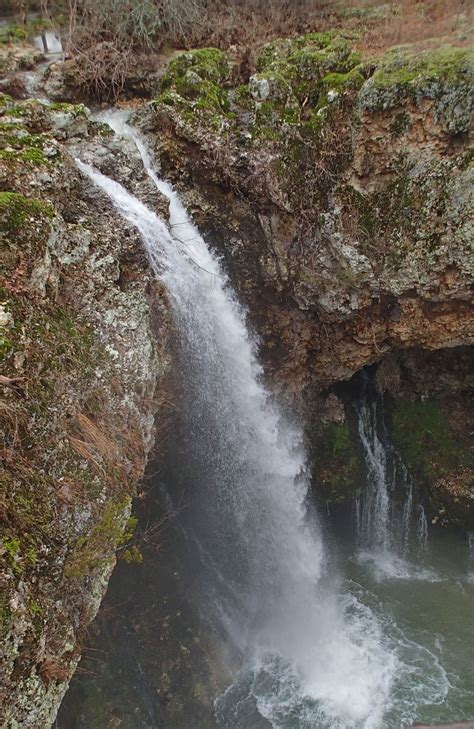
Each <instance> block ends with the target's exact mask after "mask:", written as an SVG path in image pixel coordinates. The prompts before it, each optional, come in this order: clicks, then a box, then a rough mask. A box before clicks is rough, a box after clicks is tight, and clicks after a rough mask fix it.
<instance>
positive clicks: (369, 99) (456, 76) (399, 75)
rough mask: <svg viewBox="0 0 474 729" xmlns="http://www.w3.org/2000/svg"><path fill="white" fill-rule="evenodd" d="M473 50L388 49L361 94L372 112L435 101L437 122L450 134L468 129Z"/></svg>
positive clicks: (473, 76) (362, 105) (363, 105)
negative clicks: (406, 102)
mask: <svg viewBox="0 0 474 729" xmlns="http://www.w3.org/2000/svg"><path fill="white" fill-rule="evenodd" d="M473 81H474V52H473V51H472V50H470V49H465V48H453V47H445V48H440V49H437V50H429V51H422V52H414V51H413V50H411V49H410V48H409V47H408V48H405V49H399V50H394V51H390V52H388V53H387V54H386V55H385V56H384V57H383V58H382V59H380V60H378V61H377V68H376V70H375V72H374V74H373V76H372V77H371V78H370V79H369V80H368V81H367V82H366V83H365V85H364V86H363V88H362V90H361V92H360V95H359V105H360V108H361V109H363V110H366V111H369V112H380V111H386V110H389V109H393V108H395V107H397V106H399V105H400V104H402V103H403V102H404V101H406V100H409V101H411V102H413V103H414V104H420V103H421V102H422V100H423V99H430V100H432V101H433V102H434V117H435V121H436V123H438V124H440V125H442V127H443V128H444V129H445V130H446V132H447V133H449V134H462V133H465V132H467V130H468V129H469V125H470V119H471V114H472V109H473V99H472V85H473Z"/></svg>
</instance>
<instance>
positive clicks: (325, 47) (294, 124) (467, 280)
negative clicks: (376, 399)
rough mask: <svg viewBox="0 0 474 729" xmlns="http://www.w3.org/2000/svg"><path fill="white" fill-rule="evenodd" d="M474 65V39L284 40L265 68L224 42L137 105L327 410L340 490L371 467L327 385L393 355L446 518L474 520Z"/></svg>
mask: <svg viewBox="0 0 474 729" xmlns="http://www.w3.org/2000/svg"><path fill="white" fill-rule="evenodd" d="M473 75H474V56H473V54H472V52H471V51H467V50H465V49H462V48H454V47H442V48H438V49H436V50H429V49H428V50H424V51H419V50H418V49H416V48H410V47H404V48H400V49H394V50H391V51H389V52H387V53H386V54H385V55H384V56H382V57H380V58H377V59H373V60H371V61H365V62H362V61H361V58H360V57H359V55H358V54H357V53H356V52H354V50H353V48H352V44H351V42H350V41H349V40H348V39H347V38H346V37H344V36H343V35H341V34H338V33H316V34H309V35H306V36H302V37H300V38H295V39H290V40H287V39H286V40H281V41H275V42H273V43H270V44H269V45H268V46H266V47H265V48H263V50H262V52H261V54H260V57H259V59H258V61H257V72H256V73H255V74H254V75H252V76H251V77H250V78H242V72H241V69H240V68H239V67H238V66H237V65H236V64H235V61H234V60H233V59H232V58H231V57H230V56H225V55H224V54H222V53H221V52H219V51H217V50H215V49H200V50H198V51H194V52H188V53H182V54H179V55H177V56H176V57H175V58H174V59H173V60H172V61H171V62H170V64H169V66H168V69H167V72H166V73H165V74H164V75H163V77H162V79H161V92H160V94H159V96H158V97H157V99H156V100H155V102H153V104H152V105H151V108H150V109H149V110H148V112H146V113H144V112H140V113H139V115H138V117H139V119H140V122H141V124H142V126H143V129H144V130H145V131H147V132H148V133H149V134H150V138H153V136H154V139H155V144H156V151H157V156H158V157H159V159H160V160H161V164H162V167H163V170H164V172H165V174H166V175H168V176H171V177H172V178H173V179H174V181H175V183H176V185H178V186H179V188H180V190H181V191H182V194H183V195H184V197H185V199H186V200H187V202H188V205H189V207H190V208H191V210H192V211H193V213H194V216H195V218H196V219H197V220H198V221H199V224H200V225H201V227H202V228H203V230H204V231H205V232H206V234H207V237H208V239H209V240H210V241H211V242H212V244H213V245H214V246H215V247H216V248H217V249H218V250H219V251H220V252H221V253H222V255H223V256H224V258H225V261H226V263H227V267H228V270H229V272H230V275H231V278H232V281H233V283H234V285H235V286H236V288H237V289H238V291H239V293H240V295H241V297H242V298H243V299H244V300H245V301H246V302H247V303H248V306H249V316H250V317H251V318H252V319H253V321H254V322H255V324H256V328H257V329H258V331H259V333H261V335H262V354H263V357H264V359H265V360H266V362H267V367H268V370H269V371H270V372H272V374H273V378H274V382H275V384H276V387H277V388H278V387H279V388H281V389H282V390H284V391H285V392H286V393H289V392H293V394H294V396H296V398H300V399H304V400H305V402H306V403H308V396H309V402H311V403H312V404H313V408H312V409H311V408H310V411H309V418H308V419H309V420H313V427H314V426H315V425H316V431H317V432H316V434H315V433H314V431H313V432H312V435H311V436H310V437H311V438H315V441H314V443H313V446H314V462H313V464H314V474H315V479H316V482H317V483H318V484H319V486H318V490H319V493H320V495H321V496H322V498H324V499H329V500H333V499H335V500H340V499H344V498H347V496H348V495H350V496H353V494H354V489H356V488H357V487H358V485H359V486H360V484H361V482H362V481H363V471H364V468H363V463H362V461H361V454H360V453H359V452H358V450H357V445H356V440H357V439H356V434H355V431H354V428H352V427H351V425H350V417H349V421H348V420H347V417H346V415H347V412H345V410H344V407H343V406H342V402H340V401H336V406H334V400H333V398H334V394H333V393H332V394H331V393H330V392H329V399H327V397H328V389H327V388H331V387H332V386H333V385H334V384H335V383H337V382H340V381H345V380H349V379H350V378H351V377H352V376H353V375H354V373H356V372H357V371H358V370H360V369H361V368H363V367H365V366H367V365H372V364H373V363H377V362H379V363H381V364H380V367H379V376H378V383H379V387H380V389H381V390H386V389H388V390H389V392H390V393H391V396H392V397H394V398H395V399H396V400H397V404H396V406H395V405H394V408H395V409H394V412H393V425H394V438H395V440H396V442H397V444H398V446H399V448H400V449H401V451H402V453H403V455H404V457H405V458H406V460H407V462H409V463H410V464H411V465H412V468H413V470H414V472H415V473H416V474H417V477H418V478H419V480H420V482H422V483H423V484H424V488H426V489H427V490H428V493H429V499H430V505H429V508H428V512H429V515H430V516H431V518H432V519H433V520H435V522H436V521H443V523H450V522H451V523H452V522H455V523H458V524H462V525H464V526H465V525H469V527H470V528H473V527H474V522H473V513H474V512H473V509H472V505H473V498H474V490H473V478H472V474H473V471H472V453H471V452H470V450H469V442H468V437H469V436H468V433H469V427H468V426H467V425H466V424H467V423H468V422H469V392H471V391H472V390H471V388H472V383H471V384H469V381H468V380H469V378H468V376H467V373H468V372H469V367H470V366H472V356H471V350H469V349H462V346H461V345H467V344H470V343H472V340H473V336H474V317H473V308H472V282H473V264H474V257H473V255H472V240H473V233H474V230H473V226H472V189H473V187H472V182H473V167H472V162H471V159H472V147H470V130H471V116H472V94H471V93H470V87H471V85H472V80H473ZM242 81H243V82H244V83H242ZM239 83H240V85H239ZM439 350H443V352H442V353H441V354H440V356H439V357H436V356H432V357H431V356H430V352H433V353H434V354H435V353H436V352H437V351H439ZM450 352H451V353H452V354H450ZM387 373H391V376H388V374H387ZM316 393H323V395H322V398H321V396H320V395H317V394H316ZM324 393H326V394H324ZM303 394H304V398H302V397H301V396H302V395H303ZM454 403H455V406H454ZM346 411H347V408H346ZM311 413H322V414H323V417H322V419H321V418H319V419H318V418H316V424H315V422H314V418H313V416H312V414H311ZM413 423H417V424H418V425H415V426H413V427H412V425H411V424H413ZM460 424H463V425H460ZM418 426H419V427H418ZM442 443H443V444H444V445H443V446H442V447H441V444H442Z"/></svg>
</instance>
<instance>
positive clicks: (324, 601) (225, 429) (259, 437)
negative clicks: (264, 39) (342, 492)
mask: <svg viewBox="0 0 474 729" xmlns="http://www.w3.org/2000/svg"><path fill="white" fill-rule="evenodd" d="M107 121H108V122H109V123H110V124H111V126H112V127H113V128H115V130H116V131H118V132H120V133H122V134H124V135H125V136H128V137H129V138H132V139H133V140H134V141H135V143H136V145H137V148H138V149H139V151H140V153H141V155H142V159H143V162H144V165H145V168H146V170H147V172H148V174H149V175H150V177H151V179H152V180H153V181H154V182H155V184H156V186H157V188H158V189H159V190H160V191H161V192H162V193H163V194H164V195H166V196H167V197H168V199H169V201H170V227H169V229H168V227H167V226H166V225H165V223H164V222H163V221H162V220H160V218H158V216H157V215H156V214H155V213H153V212H152V211H151V210H150V209H148V208H147V207H146V206H145V205H143V204H142V203H141V202H140V201H139V200H137V199H136V198H135V197H133V196H132V195H131V194H129V193H128V192H127V191H126V190H125V189H124V188H123V187H122V186H121V185H120V184H118V183H117V182H114V181H113V180H111V179H109V178H107V177H105V176H104V175H102V174H100V173H99V172H97V171H95V170H94V169H93V168H92V167H90V166H89V165H86V164H83V163H82V162H80V161H78V162H77V164H78V166H79V168H80V169H81V170H82V171H83V172H84V173H85V174H86V175H87V176H88V177H89V178H90V179H91V180H92V181H93V182H94V183H95V184H96V185H98V186H99V187H100V188H102V190H104V192H105V193H106V194H107V195H108V196H109V197H110V199H111V200H112V202H113V204H114V205H115V207H116V208H117V210H118V211H119V212H120V214H121V215H123V216H124V217H125V218H126V219H127V220H128V221H129V222H130V223H132V224H133V225H134V226H136V228H137V229H138V231H139V232H140V235H141V237H142V239H143V242H144V244H145V246H146V249H147V252H148V255H149V259H150V261H151V264H152V266H153V268H154V270H155V271H156V274H157V276H159V278H160V279H161V280H162V281H163V282H164V283H165V285H166V287H167V290H168V293H169V296H170V299H171V302H172V305H173V312H174V317H175V320H176V324H177V330H178V331H179V332H180V335H181V344H180V346H181V353H180V359H181V365H182V368H183V370H184V372H185V377H184V378H183V379H184V380H185V382H184V384H183V388H184V389H185V391H186V392H185V399H186V400H187V402H188V405H189V408H188V412H187V413H186V418H187V423H186V427H187V453H186V457H187V459H188V460H189V462H190V463H191V469H192V472H193V474H194V476H195V488H196V490H197V491H198V498H196V499H195V500H194V502H193V511H192V522H193V524H192V528H193V532H194V534H195V535H197V536H196V541H195V543H194V547H190V548H195V549H198V550H199V552H200V554H201V555H206V559H205V560H203V562H204V561H205V563H206V564H203V565H202V567H201V568H200V569H202V581H203V584H204V588H203V593H207V596H208V602H207V605H205V606H204V610H208V611H210V613H211V614H212V615H213V616H214V618H216V619H217V618H219V619H220V620H221V622H222V625H223V626H224V627H225V629H226V631H227V633H228V635H229V637H230V639H232V640H233V642H234V644H235V645H236V646H237V647H238V649H239V651H240V653H241V657H242V664H243V668H242V672H241V674H240V676H239V678H238V679H237V680H236V683H235V684H233V686H232V687H230V688H229V690H228V691H227V692H226V693H225V694H224V695H223V696H222V697H220V698H219V699H218V700H217V701H216V717H217V721H218V723H219V726H221V727H227V728H228V729H231V728H232V729H237V727H238V726H242V727H245V728H246V729H249V727H251V726H255V727H256V726H257V724H258V717H260V720H261V718H262V717H265V718H266V719H268V720H270V721H271V723H272V726H274V727H287V726H293V725H294V726H298V727H308V728H309V727H314V726H318V727H320V729H323V727H331V728H332V729H338V728H339V729H343V728H346V727H347V728H348V727H364V728H365V729H380V727H381V722H382V716H383V714H384V712H385V711H386V710H387V709H388V708H389V704H390V700H389V695H390V687H391V684H392V680H393V677H394V674H395V672H396V670H397V665H398V664H397V658H396V654H395V651H394V650H393V649H392V648H390V647H388V646H387V645H386V644H385V640H384V636H383V633H382V630H381V627H380V624H379V622H378V621H377V619H376V618H375V616H374V614H373V613H372V611H371V610H370V609H369V608H368V607H367V606H364V605H362V604H361V603H360V602H359V601H358V600H357V598H356V597H355V596H354V595H352V594H349V593H345V594H339V587H338V585H337V584H332V585H329V584H327V581H328V579H327V576H326V574H325V564H326V558H325V555H324V550H323V546H322V543H321V538H320V530H319V527H318V522H317V519H316V517H315V515H314V514H311V515H308V513H307V508H306V505H305V498H306V492H307V480H306V475H305V454H304V451H303V449H302V446H301V442H302V434H301V431H300V429H299V428H298V427H295V426H294V425H292V424H290V422H289V421H288V420H287V419H286V418H285V417H283V414H282V412H281V411H280V409H279V408H278V407H277V406H276V405H275V403H274V402H273V401H272V398H271V397H270V396H269V394H268V392H267V391H266V390H265V387H264V386H263V384H262V369H261V367H260V365H259V363H258V361H257V359H256V356H255V347H254V343H253V342H252V340H251V338H250V337H249V334H248V331H247V328H246V325H245V317H244V313H243V311H242V309H241V307H240V306H239V304H238V303H237V301H236V299H235V296H234V295H233V293H232V291H231V289H230V287H229V285H228V282H227V279H226V276H225V274H224V272H223V270H222V268H221V266H220V264H219V261H218V260H217V258H216V257H215V256H214V255H213V254H212V253H211V252H210V251H209V249H208V247H207V246H206V244H205V242H204V241H203V239H202V237H201V236H200V235H199V233H198V231H197V230H196V229H195V227H194V226H193V225H192V223H191V222H190V220H189V218H188V216H187V214H186V211H185V209H184V208H183V206H182V205H181V203H180V201H179V199H178V197H177V195H176V193H175V192H174V191H173V189H172V188H171V187H170V186H169V185H168V184H167V183H166V182H164V181H162V180H160V179H159V178H158V177H157V175H156V173H155V171H154V169H153V164H152V158H151V155H150V153H149V152H148V149H147V148H146V146H145V144H144V142H143V141H142V139H141V138H140V137H139V135H138V134H137V133H136V132H135V131H134V130H132V129H131V128H130V127H128V126H127V125H126V124H125V122H124V119H123V117H120V116H113V117H109V118H107ZM170 230H171V233H170ZM212 582H214V584H212ZM242 691H244V692H245V697H244V698H245V700H244V698H243V697H242V696H240V698H239V700H238V701H237V703H236V702H234V701H233V697H234V696H235V695H240V693H239V692H242ZM248 712H254V714H252V713H251V714H250V718H249V713H248ZM252 717H253V718H252ZM295 721H296V722H297V723H296V724H294V722H295Z"/></svg>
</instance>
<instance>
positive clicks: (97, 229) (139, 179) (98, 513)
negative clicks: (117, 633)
mask: <svg viewBox="0 0 474 729" xmlns="http://www.w3.org/2000/svg"><path fill="white" fill-rule="evenodd" d="M0 135H1V138H2V151H1V157H0V190H1V191H0V225H1V232H2V247H1V253H0V260H1V282H0V285H1V288H0V293H1V307H0V335H1V337H0V347H1V355H2V366H1V371H0V374H1V380H0V418H1V423H2V453H1V458H2V465H3V470H2V472H1V476H0V512H1V519H2V540H1V547H0V558H1V565H2V567H1V573H0V575H1V582H2V585H1V603H0V617H1V634H0V653H1V655H2V663H1V670H2V680H1V686H2V688H1V692H0V693H1V696H0V698H1V702H2V703H1V706H2V708H1V710H0V717H1V719H0V724H1V726H2V727H9V728H12V729H13V727H20V726H21V727H25V728H26V727H28V728H31V729H40V728H41V729H43V728H44V727H47V726H51V725H52V722H53V721H54V717H55V714H56V711H57V709H58V706H59V703H60V700H61V698H62V696H63V694H64V692H65V690H66V688H67V685H68V681H69V679H70V677H71V675H72V673H73V671H74V669H75V667H76V664H77V662H78V660H79V655H80V647H81V642H82V641H83V639H84V635H85V630H86V628H87V625H88V624H89V623H90V621H91V620H92V618H93V617H94V615H95V614H96V612H97V610H98V607H99V605H100V602H101V599H102V597H103V594H104V591H105V589H106V586H107V582H108V578H109V576H110V573H111V571H112V569H113V566H114V564H115V559H116V550H117V548H118V554H119V555H120V554H121V555H125V556H126V557H127V556H133V551H131V550H129V549H128V548H129V546H130V539H131V532H132V527H133V522H131V521H130V511H131V499H132V496H133V495H134V493H135V488H136V484H137V482H138V480H139V478H140V476H141V474H142V472H143V469H144V467H145V464H146V461H147V457H148V454H149V452H150V449H151V447H152V446H153V443H154V437H155V427H154V419H155V416H156V417H157V418H158V422H159V424H160V426H161V430H160V432H161V433H162V432H163V427H162V426H163V423H164V421H165V419H166V417H167V415H168V412H169V403H170V400H171V395H170V393H169V392H168V385H167V384H166V378H167V373H168V369H169V352H168V345H167V335H168V331H169V321H168V314H167V307H166V300H165V295H164V292H163V291H162V290H161V288H160V285H159V284H158V283H157V281H156V280H155V278H154V276H153V275H152V273H151V271H150V269H149V266H148V263H147V260H146V257H145V255H144V253H143V251H142V246H141V243H140V240H139V238H138V235H137V233H136V231H135V230H134V229H133V228H131V226H129V225H128V224H126V223H125V222H124V221H123V220H122V219H121V218H120V217H119V216H118V215H117V213H116V212H115V211H114V210H113V209H112V208H111V206H110V204H109V202H108V201H107V199H106V198H105V197H104V196H103V195H101V194H99V193H98V192H97V190H96V189H94V187H93V186H91V184H90V183H89V182H88V181H86V180H85V178H83V177H82V176H81V175H80V174H79V172H78V169H77V167H76V165H75V163H74V160H73V156H74V155H76V154H77V155H79V156H81V157H82V158H83V159H85V160H90V159H92V158H94V160H95V163H96V164H98V165H99V166H101V168H102V170H103V171H105V172H109V173H113V175H114V176H115V177H117V178H118V179H121V180H122V181H125V182H126V183H127V184H129V186H130V187H131V188H132V189H134V186H135V188H136V187H137V186H138V187H140V188H141V193H142V194H143V196H144V197H145V199H148V200H149V202H150V203H151V204H154V205H156V207H158V208H160V206H161V207H162V201H161V200H160V199H158V198H157V195H156V192H155V191H154V190H153V189H151V187H150V186H148V183H147V181H146V179H145V177H144V175H143V169H142V165H141V162H140V161H139V160H138V159H137V157H136V155H135V154H134V152H133V150H131V149H130V148H128V147H127V145H126V144H125V143H124V142H122V141H118V140H116V139H114V138H113V136H112V135H111V134H110V131H109V130H108V129H107V128H105V127H104V126H102V125H99V124H94V123H92V122H91V121H90V120H89V116H88V112H87V111H86V109H85V108H84V107H81V106H77V107H74V106H71V105H67V104H66V105H53V106H51V107H48V108H46V107H45V106H43V105H41V104H39V103H37V102H25V103H21V104H15V103H13V102H12V100H11V99H9V98H8V97H2V99H1V107H0ZM156 445H157V447H159V446H160V443H159V442H157V444H156ZM127 550H128V551H127Z"/></svg>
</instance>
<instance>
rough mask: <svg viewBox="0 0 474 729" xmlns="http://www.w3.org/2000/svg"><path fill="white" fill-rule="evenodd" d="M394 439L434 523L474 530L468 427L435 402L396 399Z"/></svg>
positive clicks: (473, 474) (444, 405)
mask: <svg viewBox="0 0 474 729" xmlns="http://www.w3.org/2000/svg"><path fill="white" fill-rule="evenodd" d="M392 421H393V438H394V442H395V444H396V446H397V448H398V449H399V451H400V453H401V455H402V457H403V459H404V460H405V462H406V463H407V465H408V467H409V469H410V471H411V473H412V474H413V476H414V478H415V480H416V481H417V483H418V485H419V486H420V487H422V489H423V491H424V492H425V493H427V494H428V497H429V509H428V511H429V514H430V516H431V517H432V521H433V523H435V524H436V523H438V522H439V523H440V524H443V525H448V524H456V525H460V526H462V527H465V528H468V529H473V528H474V457H473V453H472V444H471V443H470V442H469V432H467V431H468V430H469V427H468V426H467V424H466V423H459V422H456V413H455V412H454V413H453V411H450V409H449V404H448V403H446V402H444V403H443V402H441V401H440V400H438V399H435V398H425V399H423V400H414V401H403V400H402V401H398V402H396V403H395V406H394V410H393V418H392Z"/></svg>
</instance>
